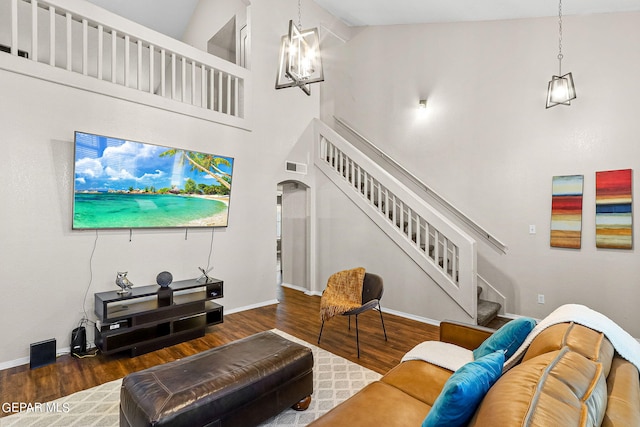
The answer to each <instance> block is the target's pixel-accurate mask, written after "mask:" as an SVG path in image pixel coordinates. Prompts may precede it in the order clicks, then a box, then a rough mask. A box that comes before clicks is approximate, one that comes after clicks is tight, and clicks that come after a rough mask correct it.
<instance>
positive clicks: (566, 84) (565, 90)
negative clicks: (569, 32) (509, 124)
mask: <svg viewBox="0 0 640 427" xmlns="http://www.w3.org/2000/svg"><path fill="white" fill-rule="evenodd" d="M558 34H559V36H558V66H559V72H558V75H557V76H551V81H550V82H549V86H548V88H547V108H550V107H555V106H556V105H571V100H572V99H575V97H576V87H575V85H574V84H573V76H572V75H571V73H567V74H565V75H562V58H563V55H562V0H560V4H559V6H558Z"/></svg>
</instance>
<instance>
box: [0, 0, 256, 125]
mask: <svg viewBox="0 0 640 427" xmlns="http://www.w3.org/2000/svg"><path fill="white" fill-rule="evenodd" d="M0 44H2V45H4V46H6V47H8V49H7V50H9V53H10V54H11V55H12V56H13V57H14V58H15V59H13V58H11V59H9V60H7V58H6V54H5V53H0V68H4V69H7V70H8V71H14V72H19V73H23V74H27V75H31V76H33V77H39V78H42V79H45V80H49V81H54V82H56V83H61V84H64V85H68V86H73V87H77V88H80V89H85V90H89V91H92V92H99V93H105V94H107V95H109V96H115V97H120V98H124V99H128V100H132V101H134V102H139V103H142V104H147V105H151V106H154V107H158V108H162V109H167V110H172V111H176V112H179V113H182V114H187V115H192V116H195V117H199V118H203V119H206V120H211V121H215V122H220V123H224V124H228V125H231V126H236V127H240V128H245V129H248V128H249V126H248V117H249V111H248V108H247V106H248V104H249V103H248V102H246V101H245V97H246V96H247V94H248V93H250V90H249V87H248V86H249V84H250V77H249V75H250V73H249V72H248V71H247V70H246V69H244V68H242V67H239V66H237V65H235V64H233V63H230V62H228V61H224V60H222V59H220V58H218V57H216V56H213V55H210V54H208V53H206V52H203V51H201V50H198V49H196V48H194V47H192V46H189V45H187V44H185V43H182V42H179V41H177V40H175V39H172V38H170V37H167V36H165V35H163V34H160V33H157V32H155V31H153V30H150V29H148V28H146V27H144V26H142V25H138V24H136V23H134V22H131V21H128V20H126V19H124V18H122V17H120V16H118V15H115V14H113V13H111V12H108V11H105V10H104V9H101V8H99V7H97V6H95V5H93V4H91V3H89V2H85V1H79V0H46V1H45V0H30V1H28V0H0ZM35 64H37V65H35ZM52 67H53V68H55V70H53V69H52ZM72 74H73V75H72Z"/></svg>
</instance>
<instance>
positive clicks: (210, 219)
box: [72, 132, 233, 230]
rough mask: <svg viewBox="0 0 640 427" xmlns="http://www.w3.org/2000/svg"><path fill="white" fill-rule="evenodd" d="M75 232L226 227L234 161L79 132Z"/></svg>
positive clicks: (75, 164)
mask: <svg viewBox="0 0 640 427" xmlns="http://www.w3.org/2000/svg"><path fill="white" fill-rule="evenodd" d="M74 146H75V154H74V162H73V165H74V197H73V225H72V227H73V229H74V230H83V229H110V228H112V229H118V228H125V229H126V228H129V229H131V228H171V227H180V228H191V227H226V226H227V225H228V221H229V202H230V195H231V182H232V175H233V158H231V157H225V156H219V155H216V154H210V153H202V152H198V151H189V150H185V149H181V148H175V147H164V146H160V145H153V144H146V143H142V142H135V141H129V140H126V139H120V138H112V137H109V136H103V135H95V134H90V133H84V132H75V138H74Z"/></svg>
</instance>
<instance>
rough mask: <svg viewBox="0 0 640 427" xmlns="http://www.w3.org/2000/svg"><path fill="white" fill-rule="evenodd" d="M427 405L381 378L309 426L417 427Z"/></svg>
mask: <svg viewBox="0 0 640 427" xmlns="http://www.w3.org/2000/svg"><path fill="white" fill-rule="evenodd" d="M429 408H430V406H429V405H427V404H425V403H422V402H420V401H419V400H417V399H414V398H412V397H411V396H408V395H406V394H405V393H403V392H402V391H400V390H398V389H397V388H395V387H393V386H391V385H389V384H385V383H383V382H381V381H376V382H373V383H371V384H369V385H367V386H366V387H365V388H363V389H362V390H360V391H359V392H358V393H356V394H355V395H353V396H351V397H350V398H349V399H347V400H345V401H344V402H342V403H341V404H339V405H338V406H336V407H335V408H333V409H331V410H330V411H329V412H327V413H326V414H324V415H323V416H322V417H320V418H318V419H317V420H315V421H314V422H312V423H311V424H309V427H321V426H326V427H335V426H349V427H371V426H385V427H406V426H418V425H420V423H421V422H422V420H423V419H424V416H425V414H426V413H427V412H428V411H429Z"/></svg>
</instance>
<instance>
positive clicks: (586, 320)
mask: <svg viewBox="0 0 640 427" xmlns="http://www.w3.org/2000/svg"><path fill="white" fill-rule="evenodd" d="M565 322H575V323H577V324H579V325H582V326H586V327H588V328H591V329H593V330H595V331H598V332H602V333H603V334H604V335H605V336H606V337H607V338H608V339H609V341H610V342H611V344H613V347H614V348H615V349H616V350H617V352H618V353H619V354H620V356H622V357H623V358H624V359H626V360H628V361H629V362H631V363H633V364H634V365H635V366H636V368H638V370H640V343H639V342H638V341H637V340H636V339H635V338H633V337H632V336H631V335H629V333H627V332H626V331H625V330H624V329H622V328H621V327H620V326H618V325H617V324H616V323H615V322H614V321H613V320H611V319H609V318H608V317H607V316H605V315H604V314H601V313H598V312H597V311H594V310H592V309H590V308H588V307H585V306H584V305H580V304H566V305H563V306H560V307H558V308H557V309H555V310H554V311H553V312H552V313H551V314H549V315H548V316H547V317H545V318H544V319H542V320H541V321H540V322H539V323H538V324H537V325H536V327H535V328H533V331H531V333H530V334H529V335H527V338H526V339H525V341H524V343H522V345H521V346H520V347H519V348H518V350H516V352H515V353H514V355H513V356H511V357H510V358H509V360H507V361H506V362H505V364H504V370H505V371H507V370H508V369H510V368H512V367H513V366H515V365H516V364H517V363H518V362H519V360H520V358H521V357H522V356H523V355H524V352H525V351H526V350H527V348H528V347H529V345H530V344H531V342H532V341H533V339H534V338H535V337H536V336H537V335H538V334H539V333H540V332H542V331H543V330H545V329H546V328H548V327H549V326H552V325H556V324H558V323H565Z"/></svg>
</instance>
